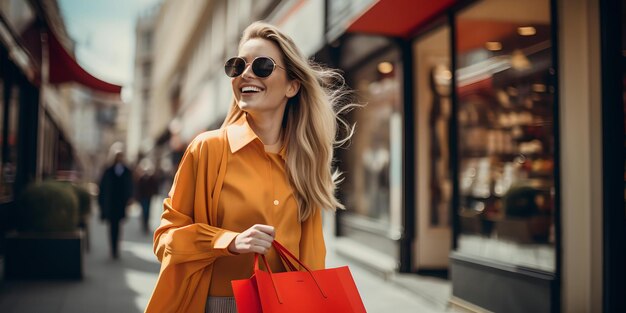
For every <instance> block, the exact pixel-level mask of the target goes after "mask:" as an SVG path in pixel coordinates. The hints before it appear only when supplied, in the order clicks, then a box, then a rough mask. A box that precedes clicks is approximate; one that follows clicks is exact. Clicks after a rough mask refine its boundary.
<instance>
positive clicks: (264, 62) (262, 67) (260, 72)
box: [252, 57, 274, 77]
mask: <svg viewBox="0 0 626 313" xmlns="http://www.w3.org/2000/svg"><path fill="white" fill-rule="evenodd" d="M252 71H253V72H254V75H256V76H257V77H268V76H270V75H271V74H272V72H273V71H274V61H272V59H270V58H266V57H259V58H256V59H254V61H253V62H252Z"/></svg>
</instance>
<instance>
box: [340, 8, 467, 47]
mask: <svg viewBox="0 0 626 313" xmlns="http://www.w3.org/2000/svg"><path fill="white" fill-rule="evenodd" d="M455 2H456V0H438V1H433V0H379V1H378V2H376V3H375V4H374V5H372V6H371V7H370V8H369V9H368V10H367V11H365V12H364V13H363V14H362V15H361V16H359V17H358V18H357V19H356V20H355V21H354V22H352V24H351V25H350V26H349V27H348V32H351V33H369V34H377V35H385V36H394V37H402V38H408V37H410V36H411V35H413V33H414V32H415V31H416V30H417V29H419V28H420V27H421V26H423V25H424V24H426V23H428V22H429V21H430V20H432V19H433V18H436V17H437V16H439V15H440V14H441V13H442V12H444V11H445V10H446V9H448V8H449V7H450V6H452V5H453V4H454V3H455Z"/></svg>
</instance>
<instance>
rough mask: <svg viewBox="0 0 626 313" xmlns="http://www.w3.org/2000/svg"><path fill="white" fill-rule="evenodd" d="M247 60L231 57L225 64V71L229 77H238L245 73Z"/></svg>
mask: <svg viewBox="0 0 626 313" xmlns="http://www.w3.org/2000/svg"><path fill="white" fill-rule="evenodd" d="M245 68H246V62H245V61H244V60H243V59H242V58H231V59H229V60H228V61H226V64H224V72H225V73H226V75H227V76H228V77H237V76H239V75H241V73H243V71H244V70H245Z"/></svg>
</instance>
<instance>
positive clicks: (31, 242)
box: [4, 181, 84, 279]
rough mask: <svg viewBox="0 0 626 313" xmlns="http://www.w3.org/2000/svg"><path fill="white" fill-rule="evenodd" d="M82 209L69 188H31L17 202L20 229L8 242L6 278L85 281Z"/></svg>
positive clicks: (47, 185)
mask: <svg viewBox="0 0 626 313" xmlns="http://www.w3.org/2000/svg"><path fill="white" fill-rule="evenodd" d="M78 209H79V199H78V196H77V195H76V192H75V191H74V189H73V187H72V186H71V185H69V184H66V183H62V182H56V181H44V182H42V183H35V184H32V185H30V186H28V187H27V188H26V190H24V192H23V193H22V195H21V196H20V198H19V199H18V202H17V206H16V212H15V216H16V226H17V229H16V231H15V232H12V233H10V234H8V235H7V238H6V254H5V271H4V275H5V277H6V278H7V279H20V278H66V279H80V278H82V274H83V252H82V251H83V247H82V245H83V243H82V242H83V236H84V235H83V232H82V231H81V230H80V229H79V228H78V225H79V211H78Z"/></svg>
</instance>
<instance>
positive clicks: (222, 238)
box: [213, 230, 239, 256]
mask: <svg viewBox="0 0 626 313" xmlns="http://www.w3.org/2000/svg"><path fill="white" fill-rule="evenodd" d="M237 235H239V233H236V232H232V231H228V230H225V231H223V232H222V233H221V234H219V235H218V236H217V238H216V239H215V241H214V243H213V249H215V250H217V251H219V254H220V255H223V256H228V255H238V253H232V252H230V250H228V246H229V245H230V243H231V242H232V241H233V239H235V237H237Z"/></svg>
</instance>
